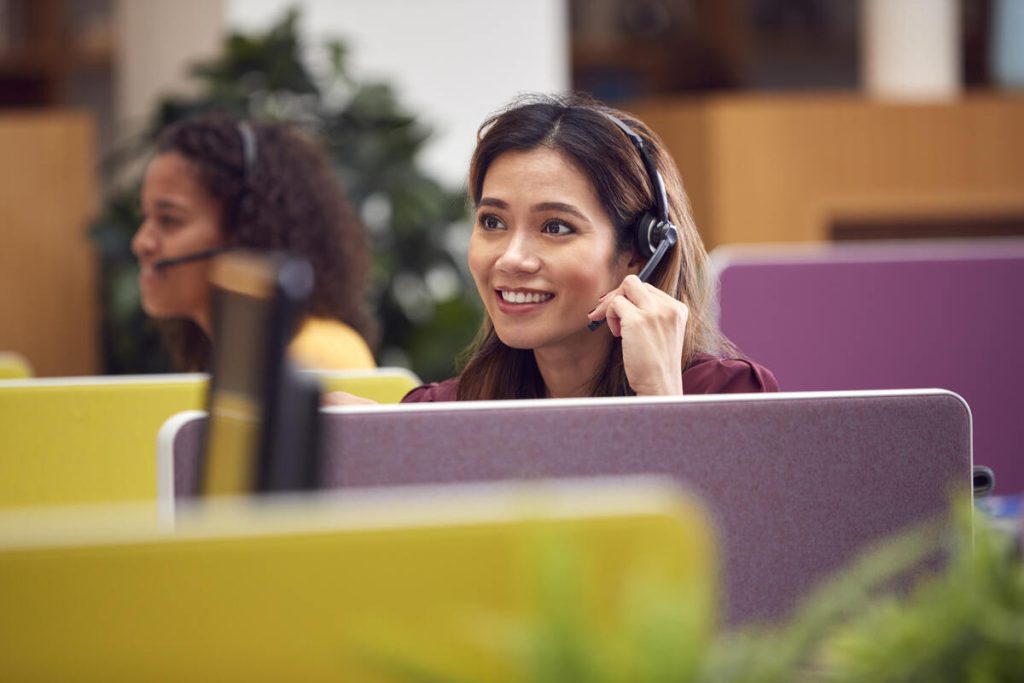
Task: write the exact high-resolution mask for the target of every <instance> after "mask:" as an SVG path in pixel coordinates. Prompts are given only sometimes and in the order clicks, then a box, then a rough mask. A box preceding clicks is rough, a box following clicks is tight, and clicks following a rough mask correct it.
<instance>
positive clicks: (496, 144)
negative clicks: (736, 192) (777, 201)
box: [458, 95, 735, 400]
mask: <svg viewBox="0 0 1024 683" xmlns="http://www.w3.org/2000/svg"><path fill="white" fill-rule="evenodd" d="M605 114H611V115H612V116H615V117H616V118H618V119H619V120H621V121H623V122H624V123H626V125H628V126H629V127H630V128H632V129H633V130H634V131H635V132H636V133H637V134H638V135H640V137H642V138H643V139H644V145H645V147H646V148H647V150H648V152H649V154H650V156H651V158H652V159H653V161H654V163H655V165H656V166H657V168H658V170H659V171H660V172H661V175H662V178H664V181H665V190H666V192H667V194H668V201H669V218H670V219H671V220H672V222H673V223H675V224H676V226H677V227H678V228H679V243H678V244H677V245H676V247H675V248H674V249H673V250H672V251H671V252H670V253H669V254H668V255H667V256H666V258H665V260H664V261H663V262H662V264H661V265H660V266H659V267H658V269H657V270H656V271H655V274H654V277H653V278H652V280H651V284H653V285H654V286H656V287H658V288H659V289H661V290H663V291H665V292H667V293H669V294H671V295H672V296H674V297H675V298H676V299H678V300H680V301H682V302H684V303H685V304H686V305H687V306H688V307H689V321H688V322H687V326H686V336H685V339H684V342H683V352H682V363H683V367H684V368H685V367H686V366H687V365H688V364H689V362H690V360H691V359H692V358H693V356H694V355H695V354H697V353H701V352H704V353H717V352H721V351H728V352H734V351H735V349H733V348H732V345H731V344H729V342H728V340H726V339H725V337H724V336H723V335H722V334H721V332H720V331H719V329H718V325H717V323H716V321H715V317H714V311H713V308H714V297H715V289H714V280H713V276H712V274H711V272H710V270H709V266H708V261H707V252H706V251H705V249H704V244H703V242H702V241H701V239H700V235H699V234H698V233H697V228H696V225H695V224H694V221H693V215H692V213H691V211H690V206H689V202H688V200H687V198H686V193H685V192H684V191H683V184H682V180H681V179H680V177H679V171H678V169H677V168H676V165H675V163H674V162H673V161H672V159H671V158H670V157H669V155H668V154H667V153H666V152H665V147H664V145H663V143H662V142H661V140H660V139H659V138H658V136H657V135H655V134H654V133H653V132H652V131H651V130H650V129H648V128H647V126H646V125H644V124H643V122H641V121H639V120H638V119H637V118H636V117H634V116H631V115H630V114H627V113H624V112H620V111H617V110H615V109H611V108H610V107H607V106H605V105H603V104H601V103H599V102H597V101H595V100H593V99H590V98H588V97H585V96H581V95H572V96H569V97H556V96H546V95H531V96H528V97H526V98H523V99H520V100H518V101H516V102H514V103H513V104H512V105H510V106H509V107H508V108H506V109H504V110H502V111H500V112H498V113H497V114H494V115H493V116H491V117H490V118H488V119H487V120H486V121H484V123H483V125H481V126H480V129H479V131H478V133H477V146H476V150H475V151H474V153H473V158H472V161H471V162H470V167H469V195H470V200H471V201H472V202H473V205H474V206H476V205H478V204H479V202H480V198H481V196H482V193H483V185H484V178H485V176H486V175H487V170H488V169H489V168H490V166H491V164H492V163H494V161H495V160H496V159H497V158H498V157H500V156H501V155H502V154H505V153H506V152H511V151H529V150H533V149H537V148H540V147H546V148H549V149H553V150H557V151H559V152H561V153H562V154H564V155H565V156H566V157H567V158H569V159H571V160H572V161H573V163H575V164H576V166H577V168H578V169H579V170H580V171H581V172H582V173H583V175H584V176H586V178H587V179H588V180H589V181H590V183H591V185H592V186H593V187H594V189H595V190H596V192H597V196H598V198H599V199H600V201H601V206H602V207H603V209H604V211H605V213H607V214H608V216H609V217H610V218H611V221H612V224H613V225H614V226H615V231H616V237H617V240H616V241H617V248H618V251H619V253H620V254H621V253H623V252H626V251H630V250H635V247H634V238H633V231H634V226H635V225H636V222H637V220H638V219H639V218H640V216H641V215H642V214H643V213H644V212H647V211H652V210H653V207H655V198H654V191H653V188H652V187H651V181H650V179H649V178H648V176H647V172H646V171H645V169H644V166H643V162H642V160H641V158H640V155H639V154H638V152H637V150H636V149H635V148H634V147H633V146H632V144H631V143H630V141H629V139H628V138H627V137H626V136H625V135H624V134H623V132H622V130H620V129H619V128H618V127H616V126H615V124H614V123H612V122H611V121H610V120H609V119H608V117H607V116H606V115H605ZM463 362H464V364H465V365H464V367H463V369H462V372H461V374H460V378H459V389H458V398H459V400H481V399H510V398H541V397H543V396H544V395H545V391H546V390H545V385H544V381H543V378H542V377H541V375H540V370H539V369H538V367H537V363H536V360H535V359H534V355H533V351H531V350H528V349H513V348H510V347H509V346H506V345H505V344H504V343H503V342H502V341H501V340H500V339H499V338H498V335H497V334H496V333H495V331H494V326H493V324H492V322H491V320H490V319H489V318H488V317H487V316H486V314H485V316H484V321H483V324H482V325H481V327H480V330H479V331H478V332H477V336H476V338H475V339H474V341H473V343H472V344H471V345H470V346H469V348H468V349H466V351H465V352H464V355H463ZM633 393H634V392H633V390H632V388H631V387H630V386H629V382H628V380H627V378H626V371H625V368H624V366H623V363H622V346H621V340H620V339H618V338H616V339H614V341H613V343H612V346H611V349H610V351H609V353H608V356H607V358H606V360H605V363H604V366H603V367H602V368H601V369H599V371H598V373H597V375H596V376H595V377H594V378H593V381H592V383H591V395H593V396H628V395H632V394H633Z"/></svg>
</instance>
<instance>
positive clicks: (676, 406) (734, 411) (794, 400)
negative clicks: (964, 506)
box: [158, 391, 971, 624]
mask: <svg viewBox="0 0 1024 683" xmlns="http://www.w3.org/2000/svg"><path fill="white" fill-rule="evenodd" d="M321 418H322V420H323V422H322V425H321V427H322V433H323V444H324V448H325V450H324V461H323V468H322V471H321V483H322V485H323V486H325V487H328V488H349V487H367V486H389V485H406V484H427V483H456V482H468V481H488V480H491V481H493V480H502V479H520V478H538V477H585V476H605V475H620V474H621V475H626V474H664V475H669V476H671V477H673V478H675V479H676V480H679V481H681V482H683V484H684V485H686V486H687V487H689V488H690V489H692V490H693V491H694V492H695V493H696V494H697V495H698V496H699V497H700V498H701V499H702V500H703V501H704V503H705V504H706V505H707V506H708V507H709V509H710V511H711V513H712V515H713V517H714V520H715V524H716V527H717V535H718V542H719V544H720V548H721V553H722V569H723V574H724V576H723V587H724V594H723V599H724V603H725V613H726V618H727V621H728V622H729V623H730V624H741V623H747V622H751V621H760V620H766V619H774V618H779V617H782V616H784V615H785V614H786V613H787V612H788V611H789V610H790V609H792V607H793V606H794V604H795V602H796V600H797V599H798V598H799V597H800V596H802V595H804V594H805V593H806V592H807V591H808V590H809V589H810V588H811V587H812V586H813V585H814V584H815V583H816V582H817V581H820V580H822V579H823V578H825V577H826V576H828V575H829V574H830V573H832V572H833V571H834V570H836V569H837V568H839V567H841V566H842V565H843V564H844V563H846V562H847V561H849V560H850V559H852V558H853V556H854V555H855V554H856V553H857V552H858V551H859V550H861V549H863V548H865V547H866V546H868V545H869V544H871V543H873V542H875V541H878V540H880V539H882V538H884V537H885V536H887V535H889V534H891V533H893V532H895V531H897V530H899V529H903V528H906V527H907V526H909V525H911V524H914V523H915V522H920V521H924V520H926V519H933V518H935V517H936V516H939V517H942V516H948V511H949V505H950V502H951V495H952V494H953V493H960V494H964V495H966V494H969V492H970V491H971V450H970V449H971V419H970V411H969V410H968V409H967V406H966V405H965V404H964V402H963V400H962V399H961V398H960V397H958V396H956V395H954V394H951V393H949V392H943V391H909V392H859V393H846V394H756V395H755V394H746V395H744V394H733V395H728V396H693V397H683V398H668V397H659V398H626V399H581V400H548V401H544V400H533V401H481V402H473V403H434V404H412V405H398V406H372V407H362V406H360V407H351V408H328V409H324V410H322V411H321ZM204 419H205V418H204V417H202V416H193V417H191V419H189V420H186V421H184V423H183V424H182V425H180V426H179V428H178V429H177V432H176V435H175V433H174V430H169V431H168V433H166V434H163V433H162V436H166V439H165V440H164V445H165V447H164V448H161V449H158V450H160V452H161V454H162V455H161V457H162V458H163V460H162V462H164V463H166V464H167V465H168V467H161V468H160V471H161V473H162V476H163V477H164V478H165V480H167V478H168V477H171V478H173V479H172V480H173V481H174V482H175V483H176V488H175V490H174V491H173V494H171V493H170V492H169V491H168V488H169V486H160V487H158V488H159V490H160V491H161V494H162V495H176V496H178V497H187V496H189V495H190V494H192V493H194V492H195V491H196V490H197V489H196V488H194V484H192V483H191V482H192V477H191V475H190V474H189V473H190V472H194V471H195V460H196V458H197V457H198V453H199V445H200V441H199V434H198V429H197V428H198V426H199V425H201V423H202V421H203V420H204ZM168 424H170V421H169V423H168ZM167 444H173V449H174V452H173V454H171V453H169V451H168V450H167V448H166V446H167ZM172 460H173V470H174V471H173V472H170V471H168V470H169V469H170V467H169V465H170V463H171V462H172ZM190 485H192V486H193V488H192V489H191V490H184V489H183V488H182V487H187V486H190ZM162 503H163V504H164V505H168V504H170V505H173V501H172V500H163V501H162Z"/></svg>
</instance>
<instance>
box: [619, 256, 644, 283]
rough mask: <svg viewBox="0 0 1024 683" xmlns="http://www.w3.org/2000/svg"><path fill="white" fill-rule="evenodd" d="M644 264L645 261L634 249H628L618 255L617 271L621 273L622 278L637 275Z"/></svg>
mask: <svg viewBox="0 0 1024 683" xmlns="http://www.w3.org/2000/svg"><path fill="white" fill-rule="evenodd" d="M644 263H646V260H645V259H644V258H643V257H642V256H640V254H638V253H637V252H636V250H635V249H629V250H628V251H624V252H622V253H621V254H620V255H619V269H620V270H621V271H622V273H623V275H622V277H626V276H627V275H637V274H639V272H640V271H641V270H642V269H643V267H644Z"/></svg>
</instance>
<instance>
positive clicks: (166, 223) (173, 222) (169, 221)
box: [156, 216, 182, 229]
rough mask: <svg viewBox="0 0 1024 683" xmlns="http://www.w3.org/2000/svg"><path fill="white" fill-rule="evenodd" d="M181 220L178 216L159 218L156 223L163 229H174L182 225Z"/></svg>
mask: <svg viewBox="0 0 1024 683" xmlns="http://www.w3.org/2000/svg"><path fill="white" fill-rule="evenodd" d="M181 222H182V221H181V219H180V218H178V217H177V216H157V217H156V223H157V225H159V226H160V227H161V228H164V229H172V228H176V227H178V226H179V225H181Z"/></svg>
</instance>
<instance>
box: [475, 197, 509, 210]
mask: <svg viewBox="0 0 1024 683" xmlns="http://www.w3.org/2000/svg"><path fill="white" fill-rule="evenodd" d="M477 206H493V207H494V208H496V209H508V202H506V201H504V200H502V199H496V198H494V197H482V198H481V199H480V201H479V202H478V203H477Z"/></svg>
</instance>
